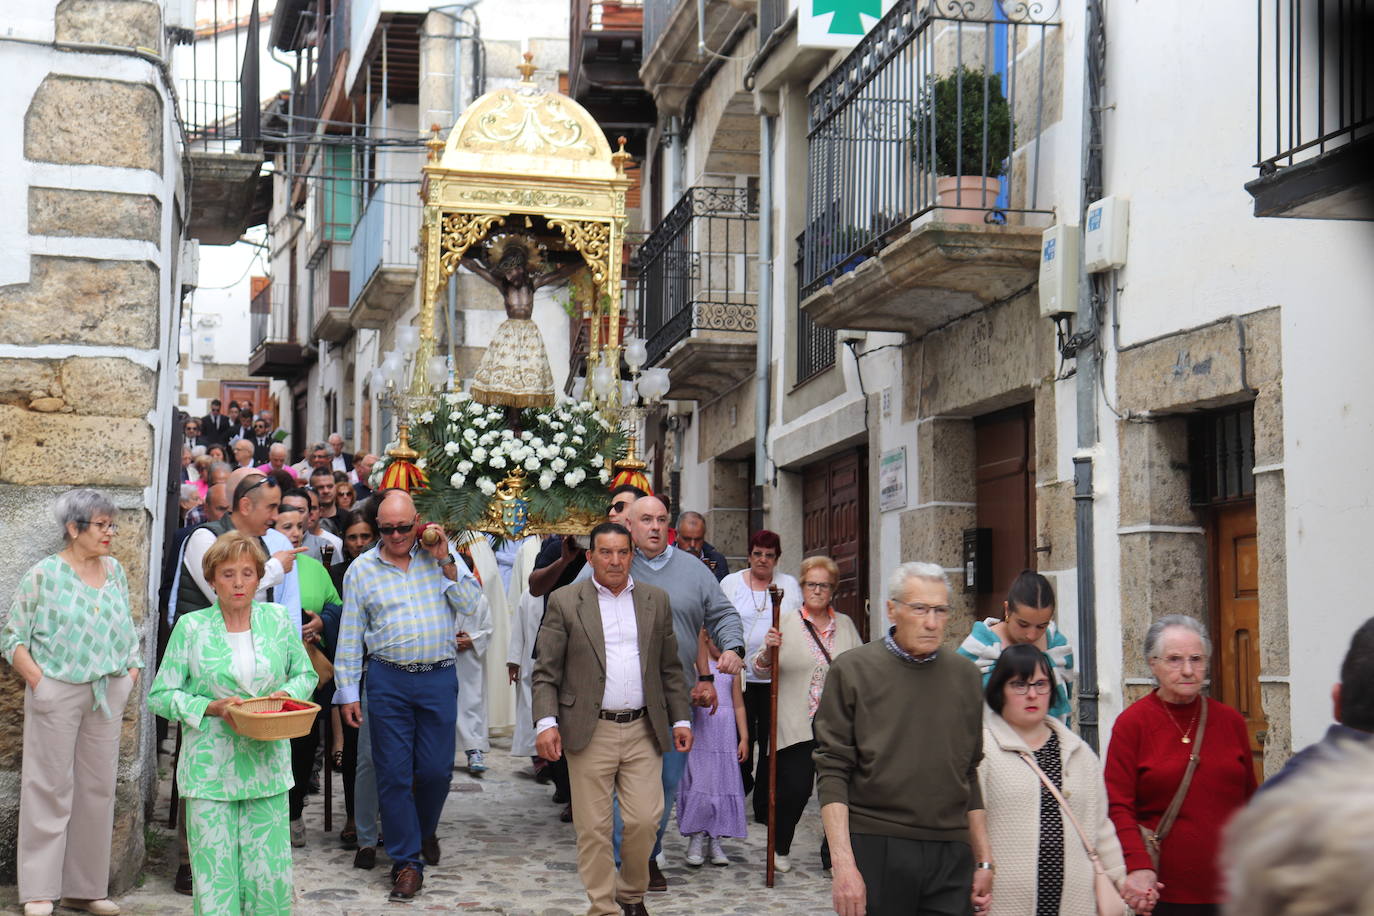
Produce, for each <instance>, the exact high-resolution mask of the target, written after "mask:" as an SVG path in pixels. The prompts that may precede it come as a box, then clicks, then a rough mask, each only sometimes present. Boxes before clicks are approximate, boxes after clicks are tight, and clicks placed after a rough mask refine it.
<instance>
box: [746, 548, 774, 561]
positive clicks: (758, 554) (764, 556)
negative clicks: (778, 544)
mask: <svg viewBox="0 0 1374 916" xmlns="http://www.w3.org/2000/svg"><path fill="white" fill-rule="evenodd" d="M777 558H778V555H777V554H776V553H774V552H773V551H771V550H751V551H749V559H751V560H776V559H777Z"/></svg>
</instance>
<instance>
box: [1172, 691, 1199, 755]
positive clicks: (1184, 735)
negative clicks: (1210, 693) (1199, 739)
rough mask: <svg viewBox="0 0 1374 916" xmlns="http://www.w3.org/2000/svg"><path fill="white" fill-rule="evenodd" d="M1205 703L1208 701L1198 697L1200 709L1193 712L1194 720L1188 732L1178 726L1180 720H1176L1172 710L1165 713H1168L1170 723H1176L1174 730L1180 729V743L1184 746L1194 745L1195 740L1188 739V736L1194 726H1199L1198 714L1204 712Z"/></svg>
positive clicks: (1189, 724)
mask: <svg viewBox="0 0 1374 916" xmlns="http://www.w3.org/2000/svg"><path fill="white" fill-rule="evenodd" d="M1204 702H1206V701H1205V700H1203V699H1202V697H1198V707H1197V708H1196V709H1194V710H1193V719H1192V721H1191V722H1189V723H1188V730H1187V731H1184V729H1183V727H1182V726H1180V725H1179V724H1178V720H1177V719H1175V718H1174V713H1173V711H1172V710H1170V709H1165V712H1167V713H1168V714H1169V721H1170V722H1172V723H1174V728H1177V729H1178V733H1179V735H1180V737H1179V741H1180V742H1181V743H1183V744H1192V743H1193V739H1192V738H1189V737H1188V734H1189V732H1191V731H1192V730H1193V726H1194V725H1196V724H1197V717H1198V713H1200V712H1201V711H1202V703H1204Z"/></svg>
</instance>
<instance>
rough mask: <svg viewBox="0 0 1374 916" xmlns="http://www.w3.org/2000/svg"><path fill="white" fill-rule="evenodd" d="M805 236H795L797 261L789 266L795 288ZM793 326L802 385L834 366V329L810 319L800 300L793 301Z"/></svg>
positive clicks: (798, 373)
mask: <svg viewBox="0 0 1374 916" xmlns="http://www.w3.org/2000/svg"><path fill="white" fill-rule="evenodd" d="M805 251H806V233H804V232H803V233H802V234H801V235H799V236H797V260H796V262H795V264H794V265H793V266H794V268H795V269H796V271H797V288H798V289H801V285H802V265H803V264H804V263H805V254H804V253H805ZM793 327H795V328H796V333H797V379H796V383H797V384H798V385H800V384H801V383H802V382H804V381H806V380H807V379H809V378H811V377H812V376H814V375H819V374H820V373H822V372H824V371H825V370H826V369H829V368H830V367H831V366H833V365H835V329H834V328H823V327H821V326H820V325H818V324H816V322H815V321H813V320H812V319H811V315H810V313H808V312H807V311H806V309H804V308H802V307H801V297H798V298H797V311H796V314H795V316H794V324H793Z"/></svg>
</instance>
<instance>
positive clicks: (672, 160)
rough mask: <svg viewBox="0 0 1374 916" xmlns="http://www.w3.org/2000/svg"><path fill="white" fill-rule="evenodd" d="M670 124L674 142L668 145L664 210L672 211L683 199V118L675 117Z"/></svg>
mask: <svg viewBox="0 0 1374 916" xmlns="http://www.w3.org/2000/svg"><path fill="white" fill-rule="evenodd" d="M670 124H671V127H669V130H670V131H671V132H672V133H671V136H672V138H673V142H672V143H670V144H669V145H668V203H667V206H665V207H664V208H663V209H664V210H671V209H672V208H673V207H675V206H676V205H677V202H678V201H679V200H680V199H681V198H682V161H683V156H682V152H683V151H682V118H680V117H678V116H677V115H673V119H672V121H671V122H670Z"/></svg>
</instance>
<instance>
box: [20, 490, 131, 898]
mask: <svg viewBox="0 0 1374 916" xmlns="http://www.w3.org/2000/svg"><path fill="white" fill-rule="evenodd" d="M118 511H119V510H118V509H117V508H115V504H114V503H113V502H111V501H110V499H109V497H107V496H105V495H104V494H102V493H98V492H96V491H95V490H72V491H70V492H68V493H65V494H63V495H62V496H61V497H60V498H59V499H58V500H57V504H56V505H55V506H54V509H53V512H54V514H55V515H56V516H57V521H58V523H59V524H60V525H61V526H62V533H63V536H64V537H65V538H66V546H64V547H63V548H62V550H60V551H59V552H57V553H56V554H53V555H52V556H50V557H47V558H45V559H43V560H40V561H38V563H36V564H35V565H34V566H33V568H32V569H30V570H29V571H28V572H27V573H26V574H25V575H24V578H23V579H22V580H20V583H19V589H18V591H17V592H16V593H15V597H14V604H13V605H12V606H11V607H10V616H9V620H8V622H6V624H5V628H4V630H3V632H0V651H3V652H4V655H5V660H6V661H8V662H9V663H10V664H11V665H13V666H14V670H15V671H17V672H19V674H20V676H21V677H23V678H24V682H25V684H26V687H25V689H24V764H23V773H22V776H21V777H20V779H21V782H20V789H19V899H20V900H22V901H23V902H24V913H25V916H47V914H49V913H51V912H52V908H53V901H55V900H59V899H60V900H61V901H62V905H63V906H67V907H70V908H73V909H80V910H86V911H88V912H91V913H99V914H104V916H114V914H117V913H118V912H119V907H118V906H117V905H115V904H114V903H111V902H110V901H109V900H108V899H106V896H105V895H106V894H107V893H108V888H109V874H110V831H111V827H112V825H113V823H114V792H115V767H116V765H117V763H118V762H119V733H120V724H121V722H122V719H123V713H124V704H125V702H126V701H127V700H128V699H129V694H130V693H131V692H132V691H133V688H134V685H135V684H136V683H137V681H138V671H139V669H140V668H141V667H143V659H142V655H141V653H140V649H139V643H138V632H137V631H136V630H135V629H134V621H133V617H132V615H131V614H130V612H129V583H128V580H127V579H125V577H124V568H123V567H122V566H120V565H119V561H117V560H116V559H115V558H114V557H112V556H110V542H111V541H112V540H113V538H114V535H115V532H116V531H117V530H118V526H117V525H116V524H115V521H114V520H115V516H116V514H117V513H118Z"/></svg>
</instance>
